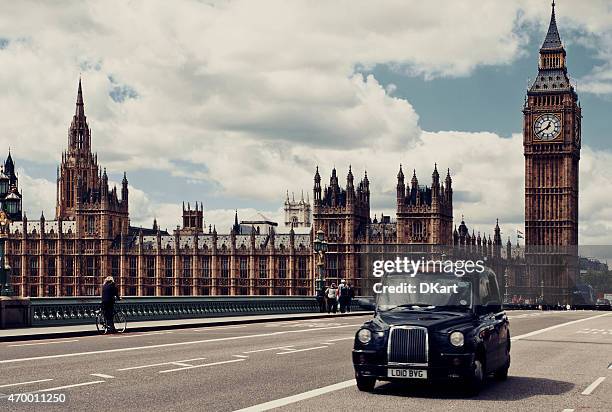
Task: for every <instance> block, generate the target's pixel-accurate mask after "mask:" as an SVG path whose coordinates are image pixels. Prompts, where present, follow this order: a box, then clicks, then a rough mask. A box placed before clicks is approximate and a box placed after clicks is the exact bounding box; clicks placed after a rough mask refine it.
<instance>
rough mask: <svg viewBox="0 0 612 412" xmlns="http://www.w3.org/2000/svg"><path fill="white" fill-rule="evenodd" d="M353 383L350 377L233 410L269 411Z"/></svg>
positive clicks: (349, 385) (247, 411) (343, 387)
mask: <svg viewBox="0 0 612 412" xmlns="http://www.w3.org/2000/svg"><path fill="white" fill-rule="evenodd" d="M355 385H356V381H355V379H351V380H348V381H344V382H339V383H335V384H333V385H329V386H324V387H322V388H319V389H313V390H311V391H308V392H304V393H299V394H297V395H292V396H287V397H286V398H280V399H276V400H274V401H270V402H265V403H260V404H259V405H253V406H251V407H248V408H244V409H239V410H237V411H235V412H256V411H269V410H270V409H274V408H280V407H281V406H286V405H290V404H292V403H296V402H299V401H303V400H305V399H310V398H314V397H316V396H320V395H324V394H326V393H329V392H334V391H338V390H340V389H345V388H350V387H351V386H355Z"/></svg>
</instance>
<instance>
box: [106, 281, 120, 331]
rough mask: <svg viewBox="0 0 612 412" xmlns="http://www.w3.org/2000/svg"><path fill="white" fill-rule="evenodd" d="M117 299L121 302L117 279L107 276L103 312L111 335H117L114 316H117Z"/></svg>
mask: <svg viewBox="0 0 612 412" xmlns="http://www.w3.org/2000/svg"><path fill="white" fill-rule="evenodd" d="M115 298H116V299H117V300H120V299H121V298H120V297H119V290H118V289H117V285H116V284H115V279H113V277H112V276H107V277H106V279H104V284H103V285H102V312H103V313H104V320H105V322H106V328H107V329H106V330H107V331H108V332H109V333H115V332H116V330H115V322H114V321H113V316H114V315H115Z"/></svg>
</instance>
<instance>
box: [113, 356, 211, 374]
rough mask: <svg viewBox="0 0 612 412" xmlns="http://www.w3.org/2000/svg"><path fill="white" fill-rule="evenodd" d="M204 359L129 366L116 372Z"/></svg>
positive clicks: (195, 359)
mask: <svg viewBox="0 0 612 412" xmlns="http://www.w3.org/2000/svg"><path fill="white" fill-rule="evenodd" d="M204 359H206V358H194V359H185V360H179V361H174V362H163V363H153V364H151V365H141V366H130V367H129V368H121V369H117V371H131V370H133V369H144V368H152V367H154V366H164V365H172V364H173V363H185V362H192V361H197V360H204Z"/></svg>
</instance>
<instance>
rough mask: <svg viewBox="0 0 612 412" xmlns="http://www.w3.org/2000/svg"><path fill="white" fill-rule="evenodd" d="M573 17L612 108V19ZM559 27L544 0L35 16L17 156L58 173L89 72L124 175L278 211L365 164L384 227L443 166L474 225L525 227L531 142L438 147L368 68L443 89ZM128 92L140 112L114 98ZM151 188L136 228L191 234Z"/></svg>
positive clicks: (147, 4) (15, 103)
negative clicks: (403, 199) (401, 171)
mask: <svg viewBox="0 0 612 412" xmlns="http://www.w3.org/2000/svg"><path fill="white" fill-rule="evenodd" d="M566 3H567V4H566ZM578 3H579V4H578ZM585 3H586V4H585ZM559 7H560V8H561V7H563V13H562V14H560V15H559V16H560V17H559V20H560V26H562V27H568V28H572V30H575V31H576V32H578V33H586V34H585V38H588V39H589V41H590V42H591V45H592V47H594V48H595V47H597V48H598V50H599V53H600V56H601V57H602V61H604V62H607V63H604V64H603V65H602V66H601V67H600V68H597V69H595V70H594V71H593V72H592V73H591V74H590V75H589V76H587V77H585V81H584V82H583V83H582V86H581V89H583V90H588V91H591V92H594V93H609V87H610V86H609V85H610V78H611V76H610V70H609V69H610V62H611V61H612V52H610V50H612V39H611V37H612V36H610V31H611V26H612V20H611V19H609V12H610V9H609V3H608V2H606V1H604V0H599V1H595V0H594V1H589V2H571V3H570V2H563V5H562V6H561V5H559ZM549 13H550V8H549V6H548V4H547V3H546V4H545V3H540V2H533V1H527V0H521V1H518V2H483V1H480V0H472V1H463V2H459V1H452V2H450V1H445V2H440V1H427V2H425V1H416V0H415V1H389V2H386V3H385V4H384V7H383V6H381V5H380V4H379V3H373V2H366V1H363V2H357V1H338V2H319V3H317V6H316V7H313V4H312V2H307V1H303V2H299V1H296V2H286V1H261V2H252V1H232V2H219V3H214V4H208V3H204V2H198V1H183V2H163V1H135V2H130V3H125V2H121V1H119V0H116V1H107V2H103V3H101V2H76V1H75V2H73V3H71V5H70V6H67V7H62V8H59V7H56V6H55V5H51V4H46V3H40V2H18V3H15V4H13V5H12V6H11V7H10V8H7V9H5V10H3V13H2V14H1V15H0V27H2V31H1V32H0V39H4V40H3V41H2V42H0V45H1V46H0V67H2V70H0V85H1V86H2V87H1V89H2V93H0V124H1V125H2V126H1V133H0V145H3V146H5V147H6V146H8V145H11V147H12V148H13V151H14V153H15V157H17V158H19V157H21V158H27V159H28V160H31V161H35V162H41V163H47V164H49V165H51V164H55V163H56V162H57V161H58V159H59V157H60V156H59V152H60V151H61V150H62V148H64V147H65V145H66V140H67V139H66V130H67V128H68V125H69V121H70V116H71V114H72V110H73V107H74V106H73V104H74V98H75V92H76V78H77V77H78V73H79V71H82V72H83V77H84V91H85V103H86V112H87V114H88V116H89V119H90V126H91V127H92V129H93V144H94V149H95V150H98V151H99V152H100V153H99V154H100V160H101V163H103V164H104V165H106V166H107V167H108V169H109V170H114V171H122V170H124V169H128V171H129V170H137V169H141V170H142V169H158V170H159V169H161V170H165V171H167V172H168V173H173V174H175V175H178V176H184V177H189V178H190V179H195V180H198V179H200V180H206V181H212V182H213V183H215V184H216V185H215V187H217V188H218V192H219V194H221V195H228V194H229V195H232V196H235V197H242V198H245V199H257V200H262V199H265V200H269V199H271V198H275V197H278V195H279V193H282V192H283V191H284V189H286V188H288V187H289V188H296V189H297V188H301V187H304V188H310V187H311V185H312V174H313V170H314V167H315V165H317V164H319V165H320V166H321V170H322V172H324V173H328V171H329V170H330V169H331V167H332V166H333V165H334V164H335V165H337V166H338V169H339V171H340V173H341V176H343V175H345V174H346V167H347V165H348V164H349V163H352V165H353V168H354V171H355V173H356V175H358V176H361V175H362V174H363V170H364V169H366V168H367V170H368V174H369V176H370V180H371V182H372V189H373V196H372V200H373V202H374V205H373V206H374V208H373V211H376V210H378V211H381V210H387V211H392V209H393V208H394V203H393V199H394V197H395V194H394V188H395V176H396V173H397V167H398V164H399V163H403V164H404V166H405V168H406V169H408V170H410V169H412V168H413V167H415V168H416V169H417V171H418V173H419V177H420V178H421V179H422V180H423V181H425V182H427V183H429V180H430V177H429V176H430V173H431V170H432V167H433V163H434V162H436V161H437V162H438V163H439V166H440V168H441V169H442V168H446V167H450V168H451V169H452V170H453V173H454V181H455V188H456V190H457V196H458V200H457V202H456V213H457V214H461V213H463V214H465V215H466V218H467V219H468V221H470V222H473V224H474V225H476V226H477V227H478V228H481V227H482V230H487V231H490V229H491V227H492V225H493V222H494V218H495V217H497V215H498V214H499V215H500V216H499V218H500V220H501V221H502V222H509V224H511V225H513V226H517V225H519V224H520V222H521V218H522V210H523V205H522V202H523V201H522V199H523V196H522V191H523V189H522V185H523V181H522V173H523V170H522V168H523V160H522V148H521V145H520V137H519V136H513V137H512V138H511V139H502V138H500V137H498V136H496V135H493V134H490V133H472V134H470V133H459V132H422V131H421V130H420V128H419V124H418V115H417V113H416V112H415V110H414V109H413V107H412V106H411V105H410V103H409V102H408V101H406V100H402V99H399V98H395V97H394V96H393V91H394V89H393V87H388V89H387V90H385V89H384V88H383V87H381V85H380V84H379V83H378V81H377V80H376V79H375V78H374V77H371V76H370V77H364V76H362V75H361V74H359V73H358V69H356V67H372V66H374V65H376V64H389V65H392V66H394V67H396V68H397V69H398V70H404V71H409V72H411V73H413V74H418V75H423V76H424V77H426V78H432V77H437V76H465V75H469V74H470V73H471V72H472V71H473V70H474V68H476V67H479V66H482V65H503V64H511V63H512V62H513V61H514V60H515V59H516V58H517V57H518V56H520V55H521V53H523V52H524V50H523V46H524V45H525V43H526V41H527V38H526V36H525V35H523V34H520V33H517V31H516V30H515V29H516V27H517V25H518V26H521V27H522V26H523V25H533V24H537V25H538V26H539V27H540V29H541V30H545V28H546V25H547V24H548V16H549ZM567 16H571V17H567ZM564 38H565V39H568V38H569V39H570V40H571V37H564ZM579 40H580V37H579V38H578V40H574V41H579ZM583 40H584V39H583ZM111 79H112V80H111ZM125 88H130V90H133V92H134V94H133V95H136V96H137V97H136V98H131V97H130V96H129V93H128V95H127V97H126V99H125V100H124V101H123V102H122V103H117V102H115V101H113V99H112V98H111V97H110V96H109V93H111V92H112V91H114V90H115V91H116V90H117V89H119V90H125ZM591 160H592V161H593V162H595V161H608V160H610V155H609V154H608V153H599V152H592V151H589V150H588V149H585V150H584V153H583V160H582V165H585V164H587V165H588V164H589V162H590V161H591ZM181 162H183V163H188V164H190V165H192V166H193V165H194V164H195V165H196V166H197V165H201V170H198V171H195V172H194V171H193V167H189V168H187V167H185V166H183V165H182V163H181ZM593 167H594V166H593ZM585 170H586V171H585ZM589 170H591V169H589V166H587V167H584V166H583V170H582V172H583V176H586V177H583V180H582V184H583V186H582V187H583V192H582V204H581V213H582V214H581V216H582V218H583V219H584V223H583V226H582V227H583V228H585V229H586V231H584V232H582V234H581V236H582V237H581V239H582V240H583V241H587V240H589V239H594V240H595V239H597V240H598V241H599V240H603V239H606V237H605V234H601V235H597V236H595V233H596V232H597V233H599V232H598V231H597V230H596V229H595V228H601V227H606V225H610V223H609V220H608V219H607V218H605V216H604V215H603V214H601V211H602V210H607V209H606V208H605V205H607V204H610V202H609V201H607V200H608V199H607V198H606V196H605V194H604V193H602V192H603V191H601V190H598V189H596V188H593V186H591V184H592V183H590V182H598V185H597V187H606V186H600V185H605V184H607V185H608V186H607V187H610V183H612V178H611V177H610V176H609V174H608V172H607V171H605V170H597V171H596V172H595V171H590V172H589ZM593 170H594V169H593ZM584 173H586V174H584ZM589 173H590V174H589ZM407 174H408V173H407ZM131 183H132V182H131ZM134 183H135V184H136V188H132V187H131V209H130V211H131V218H132V222H133V224H135V225H140V224H142V225H149V224H150V222H151V220H152V218H153V217H155V216H157V218H158V220H159V221H160V223H161V225H162V227H166V226H167V227H168V228H169V229H171V228H173V227H174V226H175V225H176V224H178V223H180V205H175V204H170V203H163V202H162V203H160V202H154V201H152V200H151V199H150V198H149V196H147V194H146V193H144V192H143V191H142V190H139V189H137V187H138V182H134ZM22 185H23V186H24V187H26V207H27V208H28V209H29V208H32V209H33V210H34V212H33V213H39V212H36V209H37V208H44V209H45V210H47V209H49V210H52V209H53V202H54V199H55V184H53V183H50V182H45V181H41V180H40V179H30V180H29V181H28V178H27V176H25V174H24V175H23V176H22ZM296 186H297V187H296ZM30 187H32V188H34V189H32V188H30ZM39 187H40V188H41V190H39V189H38V188H39ZM466 192H467V193H466ZM43 196H44V199H43ZM45 199H46V200H45ZM461 199H463V200H461ZM228 206H231V205H228ZM205 212H206V213H207V217H206V220H207V222H212V223H216V222H215V221H216V220H218V221H219V226H224V227H229V225H231V221H232V219H233V213H231V210H225V209H218V210H210V211H205ZM240 212H241V216H242V215H243V213H242V211H240ZM248 212H249V210H244V214H247V215H248ZM268 213H271V214H276V215H277V216H278V211H269V212H268ZM228 223H229V224H228ZM505 230H506V231H507V232H510V231H511V230H508V229H505ZM512 230H513V228H512ZM608 241H612V239H609V240H608Z"/></svg>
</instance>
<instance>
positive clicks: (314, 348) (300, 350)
mask: <svg viewBox="0 0 612 412" xmlns="http://www.w3.org/2000/svg"><path fill="white" fill-rule="evenodd" d="M328 347H329V346H315V347H313V348H304V349H294V350H290V351H286V352H278V353H277V355H287V354H289V353H297V352H306V351H309V350H316V349H323V348H328Z"/></svg>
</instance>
